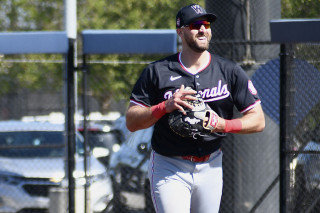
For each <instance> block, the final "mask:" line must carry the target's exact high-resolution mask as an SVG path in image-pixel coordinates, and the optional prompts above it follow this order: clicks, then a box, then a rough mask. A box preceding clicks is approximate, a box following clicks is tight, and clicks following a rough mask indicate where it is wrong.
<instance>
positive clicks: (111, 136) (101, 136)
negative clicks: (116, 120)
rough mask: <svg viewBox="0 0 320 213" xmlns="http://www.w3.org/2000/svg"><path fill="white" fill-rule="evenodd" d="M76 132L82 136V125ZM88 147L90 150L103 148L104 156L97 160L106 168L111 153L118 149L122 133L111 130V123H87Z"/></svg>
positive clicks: (114, 129)
mask: <svg viewBox="0 0 320 213" xmlns="http://www.w3.org/2000/svg"><path fill="white" fill-rule="evenodd" d="M77 129H78V131H79V132H80V133H81V135H82V136H84V128H83V125H80V126H79V127H78V128H77ZM87 131H88V146H89V147H90V149H91V150H93V149H94V148H97V147H101V148H105V156H104V157H101V158H99V160H100V161H101V162H102V163H103V164H104V165H105V166H106V167H108V165H109V159H110V156H111V155H112V153H114V152H117V151H118V150H119V149H120V145H121V142H122V141H123V135H122V132H121V131H120V130H118V129H116V128H113V123H111V122H110V123H96V122H88V125H87Z"/></svg>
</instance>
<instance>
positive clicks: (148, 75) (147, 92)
mask: <svg viewBox="0 0 320 213" xmlns="http://www.w3.org/2000/svg"><path fill="white" fill-rule="evenodd" d="M152 71H153V67H152V66H151V65H149V66H147V67H146V68H145V69H144V70H143V72H142V73H141V75H140V77H139V79H138V80H137V82H136V84H135V85H134V87H133V89H132V93H131V96H130V102H132V103H135V104H138V105H141V106H145V107H150V106H152V105H154V104H155V100H154V98H155V97H157V95H156V91H157V90H156V88H155V81H156V80H155V78H154V75H153V72H152Z"/></svg>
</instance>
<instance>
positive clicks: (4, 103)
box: [0, 0, 320, 213]
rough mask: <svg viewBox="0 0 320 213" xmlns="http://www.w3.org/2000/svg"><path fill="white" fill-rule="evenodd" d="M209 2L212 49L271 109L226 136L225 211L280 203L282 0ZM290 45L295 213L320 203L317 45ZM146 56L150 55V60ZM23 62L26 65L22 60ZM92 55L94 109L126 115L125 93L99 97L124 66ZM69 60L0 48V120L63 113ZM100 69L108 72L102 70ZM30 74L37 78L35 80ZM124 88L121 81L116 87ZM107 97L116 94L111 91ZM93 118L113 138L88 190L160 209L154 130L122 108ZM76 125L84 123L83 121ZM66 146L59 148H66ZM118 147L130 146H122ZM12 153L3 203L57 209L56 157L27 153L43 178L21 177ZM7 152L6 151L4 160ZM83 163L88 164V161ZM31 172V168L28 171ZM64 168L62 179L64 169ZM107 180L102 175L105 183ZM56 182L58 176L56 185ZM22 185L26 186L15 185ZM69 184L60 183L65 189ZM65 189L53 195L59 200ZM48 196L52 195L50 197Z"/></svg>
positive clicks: (2, 175)
mask: <svg viewBox="0 0 320 213" xmlns="http://www.w3.org/2000/svg"><path fill="white" fill-rule="evenodd" d="M206 9H207V11H208V12H213V13H215V14H217V16H218V20H217V22H216V23H215V24H214V25H213V26H212V28H213V40H212V43H211V46H210V51H211V52H214V53H216V54H218V55H221V56H223V57H226V58H229V59H231V60H234V61H236V62H238V63H239V64H240V65H241V66H242V67H243V68H244V69H245V70H246V71H247V73H248V75H249V76H250V78H251V79H252V81H253V83H254V85H255V87H256V89H257V90H258V92H259V95H260V98H261V101H262V106H263V109H264V112H265V117H266V128H265V130H264V131H263V132H262V133H257V134H252V135H236V134H230V135H229V136H228V137H227V138H226V139H225V141H224V143H223V147H222V149H223V152H224V158H223V169H224V188H223V195H222V202H221V208H220V212H221V213H223V212H225V213H231V212H235V213H258V212H259V213H260V212H261V213H265V212H279V208H280V207H279V205H280V204H279V200H280V197H279V194H280V186H279V180H280V173H279V171H280V168H279V165H280V156H279V153H280V146H279V143H280V142H279V139H280V127H279V125H280V87H281V85H280V59H279V53H280V48H279V47H280V45H279V44H273V43H271V42H270V32H269V21H270V19H279V18H280V9H281V8H280V1H275V0H272V1H245V0H239V1H223V0H216V1H206ZM290 50H291V51H290V52H289V56H290V57H291V58H292V63H291V65H290V67H291V77H290V79H288V80H290V81H288V82H290V83H289V84H290V88H289V90H288V94H289V95H290V97H291V98H290V105H291V106H292V107H293V108H292V111H291V112H290V113H289V116H290V122H289V127H288V128H289V130H290V132H289V136H290V137H289V138H290V143H289V144H286V147H287V150H286V156H287V158H286V159H287V162H286V163H287V178H288V179H287V180H286V183H287V189H288V190H287V192H286V193H287V194H286V198H287V199H286V200H287V206H288V208H287V209H288V212H295V213H296V212H319V211H320V206H319V205H320V190H319V189H320V187H319V184H320V178H319V174H320V171H319V170H320V169H319V168H320V167H319V166H320V164H319V162H320V157H319V156H320V155H319V154H320V145H319V143H320V136H319V132H320V125H319V124H320V101H319V100H320V99H319V95H320V91H319V85H320V82H319V81H320V76H319V75H320V72H319V70H320V62H319V55H320V45H319V44H317V43H308V44H295V45H292V46H290ZM107 60H109V59H107ZM117 60H118V59H117ZM150 60H151V59H148V61H150ZM118 62H119V60H118ZM126 63H132V61H131V62H130V61H129V60H128V61H126ZM147 63H148V62H147V61H146V62H143V63H140V64H139V63H137V64H136V65H137V66H140V67H141V70H142V69H143V67H144V66H145V65H146V64H147ZM26 64H29V66H25V65H26ZM88 64H89V67H88V69H87V71H88V79H87V80H88V91H87V93H86V94H87V96H88V99H87V104H88V107H89V111H90V112H99V113H101V114H104V113H106V112H107V111H118V112H120V114H121V115H124V112H125V110H126V107H127V102H128V100H118V99H117V98H116V97H115V96H117V94H111V93H108V92H106V93H105V94H103V96H102V95H101V93H97V92H96V91H99V90H101V89H103V90H105V91H109V88H108V85H110V84H113V83H116V81H118V80H119V79H121V78H122V77H121V75H119V76H112V75H113V74H112V72H108V69H109V68H110V67H112V66H114V65H112V64H113V63H112V62H110V61H109V62H108V61H105V60H102V61H99V60H95V59H88ZM26 67H27V68H26ZM63 67H64V61H63V58H61V57H60V56H43V55H42V56H39V57H38V56H37V57H35V56H28V55H24V56H12V57H7V56H2V58H1V59H0V69H1V70H0V85H2V89H1V91H0V119H1V120H3V121H4V120H6V121H7V120H13V119H14V120H21V119H22V118H24V120H28V121H31V120H38V121H44V120H48V119H50V118H52V117H53V118H61V117H60V115H61V114H60V113H63V112H64V107H65V96H64V86H63V82H64V73H63ZM101 67H102V68H101ZM113 69H114V67H113ZM116 69H120V70H121V69H126V64H125V63H123V64H121V63H120V65H119V63H118V64H117V67H116ZM99 70H105V71H104V72H102V73H101V71H99ZM21 72H23V74H24V75H23V77H19V78H17V77H16V76H21V75H17V73H19V74H21ZM82 74H83V73H82V72H81V70H79V72H78V73H77V78H76V80H77V85H78V87H77V92H76V94H77V99H76V101H77V109H76V111H77V112H79V113H80V114H81V113H82V111H81V110H82V109H83V108H82V102H83V96H82V95H83V94H84V92H85V91H84V84H83V80H84V79H83V75H82ZM118 74H121V72H119V73H118ZM134 76H135V75H134ZM35 78H36V79H37V80H35ZM131 80H132V81H134V80H135V79H131ZM29 82H36V83H37V84H35V85H30V84H29ZM128 83H130V82H128ZM119 89H123V88H122V87H119ZM128 96H129V94H128ZM110 97H111V99H109V98H110ZM110 100H111V101H110ZM55 112H58V113H55ZM50 113H51V116H50ZM237 115H239V114H237ZM35 116H37V117H35ZM239 116H240V115H239ZM106 120H108V121H109V122H110V123H108V122H107V121H106ZM1 122H2V121H1ZM1 122H0V123H1ZM88 123H89V125H88V126H87V128H88V131H89V134H92V136H94V137H96V138H98V141H100V142H101V143H103V144H102V145H101V146H103V147H104V148H106V147H107V143H106V142H105V141H108V139H107V138H109V136H110V135H112V138H113V139H112V144H111V145H110V146H109V145H108V146H109V148H108V150H109V151H110V153H111V154H110V155H108V157H107V158H106V155H104V157H102V158H98V160H100V163H101V164H102V165H103V166H104V168H105V169H106V170H107V171H108V173H101V174H100V176H90V175H88V177H87V180H86V181H87V183H92V185H91V186H94V187H96V188H93V191H92V192H91V193H90V194H89V196H88V197H87V199H88V200H93V199H96V198H94V195H95V194H97V193H96V192H99V193H100V192H101V191H104V192H106V195H101V200H102V201H104V202H107V203H109V204H110V206H109V207H111V208H110V209H112V211H113V212H116V213H126V212H130V213H140V212H141V213H142V212H148V213H151V212H154V210H153V207H152V202H151V199H150V197H149V193H148V192H149V188H148V186H149V185H148V180H147V178H146V165H147V163H148V156H149V149H150V144H149V142H150V135H151V133H152V129H147V130H143V131H141V132H138V133H133V134H132V133H130V132H128V131H126V129H125V124H124V118H123V116H121V117H120V118H119V119H118V120H117V121H114V120H112V121H110V120H109V119H105V120H104V121H103V122H100V123H99V122H97V120H96V119H94V118H93V117H90V118H88ZM97 124H98V125H99V126H97ZM5 125H8V124H5ZM16 125H17V124H16ZM38 125H39V126H38V127H37V128H40V127H41V124H38ZM79 127H81V123H79ZM104 127H108V128H115V129H117V130H121V131H122V130H124V132H121V133H119V132H117V131H115V132H111V133H110V129H109V130H106V129H104ZM16 128H17V126H16ZM48 128H49V127H48ZM50 128H51V127H50ZM59 128H61V127H59ZM80 130H81V131H84V130H83V129H81V128H79V131H80ZM3 131H4V129H1V130H0V134H1V135H4V134H3V133H2V132H3ZM61 134H63V133H61ZM119 134H120V135H119ZM15 135H17V134H15ZM60 136H61V135H60ZM60 136H58V137H60ZM100 136H101V137H100ZM80 137H81V136H80ZM110 137H111V136H110ZM44 138H45V137H42V138H41V137H34V138H33V140H31V142H32V143H31V144H22V145H23V146H20V148H19V150H22V149H23V148H27V149H30V148H34V147H35V146H36V147H37V148H39V147H40V149H37V150H38V153H39V154H40V153H42V151H40V150H45V149H48V148H49V147H46V143H45V140H44ZM59 141H60V142H61V140H59ZM115 141H116V142H115ZM12 142H13V139H12V137H11V138H10V137H8V136H6V137H4V136H3V137H2V136H1V137H0V154H1V153H5V154H6V155H8V153H9V152H8V150H9V149H17V146H16V145H15V144H14V143H12ZM104 142H105V143H104ZM61 144H64V143H61ZM61 144H60V145H59V146H61ZM20 145H21V144H20ZM57 146H58V145H57ZM101 146H100V147H101ZM93 147H94V146H92V147H91V148H92V149H91V151H90V156H92V155H93ZM51 148H52V150H53V151H57V150H56V149H61V150H63V148H62V147H60V148H59V147H51ZM80 148H81V147H80ZM80 148H79V156H81V155H82V154H83V150H81V149H80ZM61 150H60V152H59V151H58V152H59V153H62V152H63V151H61ZM111 150H112V151H111ZM104 151H105V150H104ZM43 153H44V152H43ZM121 153H125V154H124V155H121ZM43 155H44V154H43ZM7 157H8V156H7ZM9 157H10V160H6V161H3V163H1V164H0V187H2V189H1V190H0V212H1V211H3V212H6V211H12V212H19V213H27V212H28V213H39V212H49V210H50V209H51V210H50V211H54V210H52V209H55V208H52V206H51V208H49V207H50V201H49V200H50V199H49V198H50V187H51V188H52V187H56V186H59V187H61V186H63V183H62V182H59V181H58V179H57V180H54V179H52V177H48V174H49V171H50V170H51V171H52V170H54V169H53V168H54V164H51V163H50V164H49V163H48V164H45V165H44V166H42V167H40V165H39V166H38V164H37V163H36V162H35V160H36V159H37V158H33V160H32V161H31V160H30V161H26V163H29V166H30V167H33V168H34V169H35V170H37V173H38V174H39V173H40V171H43V173H44V174H46V175H45V176H46V177H44V176H43V177H39V176H37V177H36V176H35V175H34V174H33V175H32V177H30V178H26V176H27V175H26V174H23V175H25V176H23V175H22V174H20V173H19V172H18V171H19V170H23V169H21V168H22V167H21V164H18V162H17V161H15V158H14V155H13V154H12V155H11V156H9ZM2 158H3V156H2V155H1V156H0V161H2ZM91 160H92V161H93V160H94V159H91ZM129 160H130V161H129ZM92 161H90V162H92ZM9 164H10V166H11V167H12V168H15V170H14V172H12V170H11V168H9V167H8V165H9ZM80 164H81V165H83V162H80ZM89 168H93V167H92V166H90V167H89ZM45 169H46V170H45ZM9 171H10V172H9ZM61 171H62V173H63V171H64V168H63V167H60V173H61ZM28 172H30V171H29V170H28ZM80 173H81V172H80ZM58 177H59V178H60V179H61V176H58ZM83 180H84V179H83V176H79V179H78V180H77V181H79V182H78V183H80V184H81V183H82V186H85V185H84V182H81V181H83ZM101 180H104V182H103V183H101ZM54 181H58V182H59V183H60V184H57V182H54ZM22 183H25V185H24V184H22ZM93 183H101V184H103V187H100V188H99V186H97V185H96V186H95V185H94V184H93ZM19 186H22V188H20V189H19ZM31 186H36V187H31ZM39 186H41V187H39ZM94 190H96V191H94ZM57 191H59V190H57ZM26 192H28V193H29V194H30V197H32V198H35V197H37V195H38V194H40V195H41V196H40V197H41V198H39V199H40V200H42V201H43V200H45V202H44V203H41V202H40V201H37V202H36V204H32V205H31V204H30V203H32V202H30V201H28V200H27V199H26V200H24V198H22V197H21V196H19V193H24V194H25V193H26ZM54 192H56V191H54ZM54 192H52V194H51V195H52V196H54ZM65 192H66V191H62V194H63V193H65ZM76 193H78V196H77V198H76V199H79V200H78V201H76V206H77V208H76V209H78V211H80V209H81V210H82V211H84V208H85V203H86V202H87V201H85V197H84V191H83V190H80V189H79V190H78V191H76ZM59 196H62V195H61V194H60V195H59ZM63 196H65V194H64V195H63ZM60 198H61V197H55V199H53V198H52V199H53V200H59V199H60ZM11 199H14V200H11ZM97 199H98V198H97ZM101 200H100V201H101ZM24 201H28V202H24ZM66 202H67V201H66ZM10 203H14V205H13V206H12V205H11V206H10V205H9V204H10ZM39 203H40V204H39ZM52 203H54V202H53V201H52ZM59 204H61V202H60V203H59ZM57 205H58V204H57ZM62 205H64V206H63V207H62V208H61V212H62V211H67V209H68V207H67V205H68V204H67V203H64V204H62ZM93 206H94V203H92V202H88V203H87V205H86V207H87V208H88V209H89V210H88V212H90V211H92V209H93ZM96 208H97V209H96V210H97V212H105V213H106V212H109V209H105V210H102V209H100V210H99V208H98V207H96ZM101 208H102V207H101ZM55 210H56V209H55ZM98 210H99V211H98ZM61 212H59V213H61ZM50 213H52V212H50Z"/></svg>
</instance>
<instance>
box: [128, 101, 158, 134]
mask: <svg viewBox="0 0 320 213" xmlns="http://www.w3.org/2000/svg"><path fill="white" fill-rule="evenodd" d="M157 121H158V119H157V118H156V117H154V116H153V115H152V111H151V107H142V106H139V105H136V104H134V103H130V105H129V108H128V110H127V114H126V125H127V128H128V129H129V130H130V131H131V132H134V131H137V130H140V129H146V128H148V127H150V126H152V125H154V124H155V123H156V122H157Z"/></svg>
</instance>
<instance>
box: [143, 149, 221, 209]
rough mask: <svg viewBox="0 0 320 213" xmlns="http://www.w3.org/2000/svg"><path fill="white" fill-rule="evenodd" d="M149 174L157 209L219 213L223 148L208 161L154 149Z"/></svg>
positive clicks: (154, 203) (152, 195)
mask: <svg viewBox="0 0 320 213" xmlns="http://www.w3.org/2000/svg"><path fill="white" fill-rule="evenodd" d="M148 177H149V180H150V189H151V197H152V200H153V205H154V207H155V210H156V212H157V213H218V212H219V207H220V201H221V195H222V185H223V181H222V151H221V150H218V151H216V152H214V153H212V154H211V156H210V158H209V160H208V161H206V162H191V161H189V160H184V159H182V158H181V157H166V156H163V155H160V154H158V153H156V152H155V151H152V152H151V156H150V161H149V167H148Z"/></svg>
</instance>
